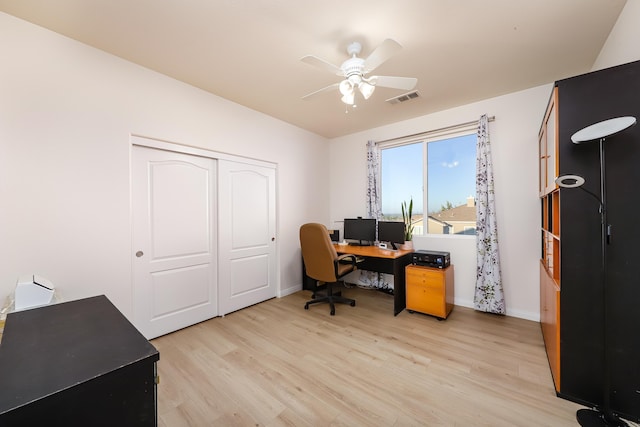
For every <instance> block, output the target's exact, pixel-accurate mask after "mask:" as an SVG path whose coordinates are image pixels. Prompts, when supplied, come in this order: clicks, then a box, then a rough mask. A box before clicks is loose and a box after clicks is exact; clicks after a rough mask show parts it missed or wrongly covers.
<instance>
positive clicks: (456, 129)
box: [377, 122, 478, 239]
mask: <svg viewBox="0 0 640 427" xmlns="http://www.w3.org/2000/svg"><path fill="white" fill-rule="evenodd" d="M477 132H478V122H471V123H464V124H461V125H456V126H450V127H447V128H442V129H438V130H434V131H428V132H424V133H420V134H416V135H410V136H406V137H400V138H394V139H390V140H387V141H381V142H378V144H377V146H378V150H379V151H380V170H379V173H380V182H382V150H386V149H390V148H396V147H401V146H403V145H409V144H416V143H422V175H423V177H422V206H423V208H422V210H423V213H422V218H423V220H422V223H423V227H422V234H416V233H415V232H414V237H415V236H420V237H442V238H454V239H470V238H472V239H475V238H476V235H475V233H474V234H441V233H429V232H426V233H425V230H426V229H427V228H428V227H427V216H428V199H429V197H428V194H427V193H428V192H427V191H426V189H427V188H429V187H428V184H429V181H428V176H429V170H428V167H427V165H428V160H429V159H428V150H427V148H428V144H429V143H431V142H437V141H442V140H446V139H453V138H457V137H461V136H468V135H472V134H476V145H477ZM476 161H477V153H476ZM473 195H474V197H476V199H477V189H476V188H474V194H473ZM476 229H477V227H476Z"/></svg>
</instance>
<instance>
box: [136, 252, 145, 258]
mask: <svg viewBox="0 0 640 427" xmlns="http://www.w3.org/2000/svg"><path fill="white" fill-rule="evenodd" d="M142 255H144V252H142V251H138V252H136V256H137V257H138V258H140V257H141V256H142Z"/></svg>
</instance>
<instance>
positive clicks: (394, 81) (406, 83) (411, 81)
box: [369, 76, 418, 90]
mask: <svg viewBox="0 0 640 427" xmlns="http://www.w3.org/2000/svg"><path fill="white" fill-rule="evenodd" d="M369 80H372V81H373V82H375V85H376V86H380V87H390V88H393V89H403V90H411V89H413V88H414V87H416V84H418V79H416V78H414V77H392V76H372V77H370V78H369Z"/></svg>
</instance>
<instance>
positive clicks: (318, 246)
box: [300, 223, 338, 282]
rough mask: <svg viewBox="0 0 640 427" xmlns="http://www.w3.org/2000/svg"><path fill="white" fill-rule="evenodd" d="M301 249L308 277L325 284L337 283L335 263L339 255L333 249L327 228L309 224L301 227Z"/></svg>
mask: <svg viewBox="0 0 640 427" xmlns="http://www.w3.org/2000/svg"><path fill="white" fill-rule="evenodd" d="M300 248H301V249H302V259H303V260H304V266H305V269H306V271H307V276H309V277H311V278H312V279H315V280H320V281H323V282H335V281H336V280H337V278H336V272H335V264H334V263H335V261H336V259H337V258H338V253H337V252H336V249H335V248H334V247H333V242H332V241H331V238H330V237H329V231H328V230H327V227H325V226H324V225H322V224H316V223H309V224H304V225H302V227H300Z"/></svg>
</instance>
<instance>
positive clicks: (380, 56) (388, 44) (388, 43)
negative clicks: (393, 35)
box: [363, 39, 402, 74]
mask: <svg viewBox="0 0 640 427" xmlns="http://www.w3.org/2000/svg"><path fill="white" fill-rule="evenodd" d="M400 49H402V46H401V45H400V43H398V42H397V41H395V40H393V39H386V40H385V41H383V42H382V44H381V45H380V46H378V47H377V48H376V49H375V50H374V51H373V52H371V54H370V55H369V56H368V57H367V59H365V60H364V71H363V72H364V74H367V73H370V72H371V71H373V70H374V69H376V68H378V66H380V65H381V64H382V63H383V62H384V61H386V60H387V59H389V58H391V57H392V56H393V55H394V54H395V53H396V52H398V51H400Z"/></svg>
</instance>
